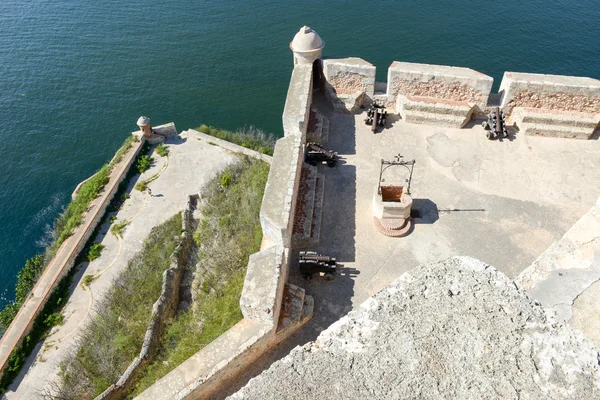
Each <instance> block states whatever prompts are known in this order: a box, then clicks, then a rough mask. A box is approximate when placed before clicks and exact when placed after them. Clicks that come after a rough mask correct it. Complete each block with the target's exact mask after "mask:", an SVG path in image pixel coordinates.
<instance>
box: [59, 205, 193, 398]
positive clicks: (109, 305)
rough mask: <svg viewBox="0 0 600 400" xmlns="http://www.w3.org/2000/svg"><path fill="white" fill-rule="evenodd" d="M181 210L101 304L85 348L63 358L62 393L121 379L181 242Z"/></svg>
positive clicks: (83, 392) (92, 391)
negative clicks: (163, 276) (174, 253)
mask: <svg viewBox="0 0 600 400" xmlns="http://www.w3.org/2000/svg"><path fill="white" fill-rule="evenodd" d="M180 233H181V214H176V215H175V216H174V217H172V218H171V219H170V220H168V221H167V222H165V223H163V224H162V225H159V226H157V227H155V228H153V229H152V231H151V232H150V235H149V236H148V238H147V239H146V240H145V242H144V246H143V248H142V250H141V251H140V252H139V253H137V254H136V255H135V256H134V257H133V258H132V259H131V261H129V263H128V265H127V267H126V268H125V270H124V271H123V272H122V273H121V274H120V276H119V277H118V278H117V279H116V280H115V281H114V283H113V285H112V286H111V288H110V289H109V290H108V292H107V294H106V296H105V297H104V299H103V300H102V301H101V302H100V303H99V305H98V306H97V310H98V314H97V315H96V316H95V317H94V318H93V319H92V320H91V322H90V324H88V325H87V326H86V327H85V329H84V331H83V333H82V337H81V340H80V346H79V348H78V349H77V350H76V351H75V352H74V353H73V354H72V355H71V356H70V357H69V358H67V360H66V361H65V362H63V363H62V364H61V370H60V371H61V372H60V376H61V379H62V384H61V388H60V392H59V393H58V397H59V398H61V399H87V398H94V397H96V396H98V395H99V394H101V393H102V392H103V391H104V390H106V389H107V388H108V387H109V386H110V385H111V384H112V383H115V382H116V381H117V379H118V378H119V377H120V376H121V374H122V373H123V372H124V371H125V369H126V368H127V367H128V366H129V364H130V363H131V361H132V360H133V359H134V358H135V357H136V356H137V355H138V354H139V352H140V349H141V345H142V342H143V339H144V334H145V333H146V328H147V327H148V323H149V319H150V315H151V313H152V305H153V304H154V302H155V301H156V299H158V297H159V295H160V291H161V287H162V274H163V272H164V271H165V270H166V269H167V268H169V266H170V256H171V254H172V253H173V251H174V250H175V247H176V246H177V244H178V242H179V237H180ZM90 343H93V346H90V345H89V344H90Z"/></svg>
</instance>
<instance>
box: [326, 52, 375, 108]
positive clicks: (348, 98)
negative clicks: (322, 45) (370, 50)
mask: <svg viewBox="0 0 600 400" xmlns="http://www.w3.org/2000/svg"><path fill="white" fill-rule="evenodd" d="M322 63H323V75H324V77H325V81H326V93H325V94H326V96H327V97H328V98H329V99H330V100H331V101H332V102H333V106H334V108H335V109H336V111H346V112H356V111H357V110H358V109H359V108H360V106H361V105H362V103H363V102H364V100H365V98H366V97H368V98H370V99H372V98H373V95H374V93H375V73H376V68H375V66H374V65H373V64H371V63H369V62H367V61H365V60H363V59H361V58H357V57H348V58H329V59H324V60H322Z"/></svg>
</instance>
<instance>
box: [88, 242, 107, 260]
mask: <svg viewBox="0 0 600 400" xmlns="http://www.w3.org/2000/svg"><path fill="white" fill-rule="evenodd" d="M103 249H104V245H103V244H102V243H94V244H93V245H91V246H90V249H89V250H88V254H87V260H88V261H94V260H95V259H96V258H98V257H100V254H102V250H103Z"/></svg>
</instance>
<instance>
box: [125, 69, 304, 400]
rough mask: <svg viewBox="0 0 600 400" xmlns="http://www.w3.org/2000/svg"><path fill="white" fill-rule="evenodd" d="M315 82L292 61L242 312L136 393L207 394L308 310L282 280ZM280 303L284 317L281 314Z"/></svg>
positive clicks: (280, 337) (145, 396)
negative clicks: (259, 239)
mask: <svg viewBox="0 0 600 400" xmlns="http://www.w3.org/2000/svg"><path fill="white" fill-rule="evenodd" d="M312 88H313V69H312V65H311V64H298V65H296V66H295V68H294V71H293V73H292V77H291V80H290V85H289V89H288V94H287V98H286V103H285V109H284V112H283V118H282V120H283V127H284V137H283V138H281V139H279V140H278V141H277V143H276V145H275V151H274V154H273V158H272V160H271V168H270V171H269V177H268V180H267V184H266V187H265V193H264V197H263V201H262V206H261V210H260V222H261V227H262V231H263V241H262V245H261V251H259V252H258V253H255V254H253V255H251V256H250V259H249V262H248V270H247V272H246V279H245V281H244V288H243V290H242V296H241V299H240V307H241V310H242V314H243V316H244V318H243V319H242V320H241V321H240V322H238V323H237V324H236V325H234V326H233V327H232V328H231V329H229V330H228V331H227V332H225V333H224V334H222V335H221V336H220V337H219V338H217V339H216V340H214V341H213V342H212V343H210V344H209V345H208V346H206V347H204V348H203V349H202V350H200V351H199V352H198V353H196V354H195V355H193V356H192V357H191V358H189V359H188V360H186V361H184V362H183V363H182V364H181V365H179V366H178V367H177V368H175V369H174V370H173V371H171V372H170V373H169V374H167V375H166V376H164V377H163V378H161V379H160V380H158V381H157V382H156V383H155V384H154V385H152V386H151V387H150V388H148V389H147V390H146V391H144V392H143V393H141V394H140V395H139V396H138V397H136V399H152V400H156V399H197V398H211V396H212V395H213V394H215V393H218V391H219V389H220V388H221V387H222V385H224V384H226V383H228V382H229V381H230V380H231V379H233V378H235V376H236V375H237V374H239V373H240V372H242V371H244V370H245V369H247V368H248V367H249V366H250V365H251V364H252V363H253V362H254V361H255V360H256V359H257V358H258V357H260V356H261V355H262V354H264V353H265V352H266V351H267V350H268V349H269V348H271V347H272V346H273V345H275V344H276V343H278V342H280V341H281V340H283V339H285V338H286V337H288V336H289V335H291V334H292V333H293V332H294V331H295V330H296V329H298V328H299V327H300V326H302V325H303V324H304V323H305V322H306V321H308V320H309V319H310V317H311V316H312V298H311V297H310V296H305V294H304V290H303V289H302V288H298V287H296V286H294V285H288V284H287V278H288V269H289V265H290V262H291V256H292V253H291V247H292V228H293V222H294V212H295V210H296V200H297V198H298V190H299V182H300V173H301V167H302V163H303V160H304V145H305V143H306V132H307V128H308V119H309V113H310V106H311V102H312ZM210 140H211V141H214V138H211V139H210ZM232 146H233V147H239V146H236V145H231V144H229V147H232ZM242 150H244V151H245V152H246V153H247V151H248V150H247V149H243V148H240V149H239V151H242ZM256 156H257V157H259V158H262V157H263V156H262V155H260V154H258V153H256ZM292 303H293V304H294V305H295V306H296V307H292V306H291V305H292ZM282 309H285V310H286V312H285V315H287V317H286V318H280V315H281V314H282V313H281V311H282Z"/></svg>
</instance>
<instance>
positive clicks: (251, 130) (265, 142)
mask: <svg viewBox="0 0 600 400" xmlns="http://www.w3.org/2000/svg"><path fill="white" fill-rule="evenodd" d="M196 130H197V131H198V132H202V133H205V134H207V135H211V136H214V137H216V138H219V139H222V140H226V141H228V142H231V143H235V144H237V145H240V146H242V147H245V148H248V149H252V150H256V151H258V152H260V153H263V154H267V155H270V156H272V155H273V150H274V148H275V137H274V136H273V135H272V134H268V133H265V132H264V131H262V130H260V129H258V128H255V127H253V126H250V127H246V128H243V129H239V130H238V131H237V132H232V131H227V130H224V129H217V128H215V127H212V126H206V125H204V124H203V125H200V126H199V127H198V128H196Z"/></svg>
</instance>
